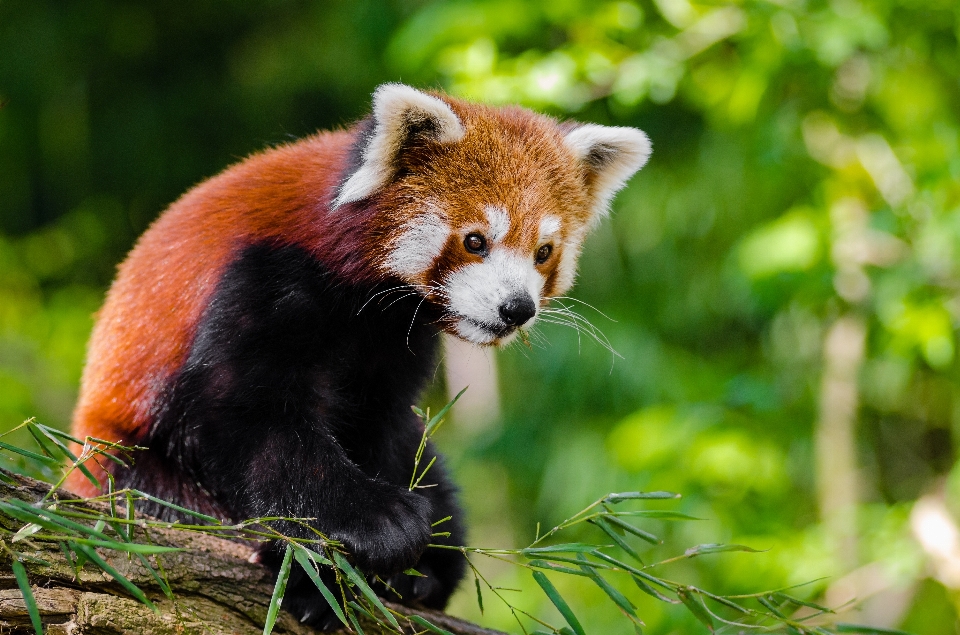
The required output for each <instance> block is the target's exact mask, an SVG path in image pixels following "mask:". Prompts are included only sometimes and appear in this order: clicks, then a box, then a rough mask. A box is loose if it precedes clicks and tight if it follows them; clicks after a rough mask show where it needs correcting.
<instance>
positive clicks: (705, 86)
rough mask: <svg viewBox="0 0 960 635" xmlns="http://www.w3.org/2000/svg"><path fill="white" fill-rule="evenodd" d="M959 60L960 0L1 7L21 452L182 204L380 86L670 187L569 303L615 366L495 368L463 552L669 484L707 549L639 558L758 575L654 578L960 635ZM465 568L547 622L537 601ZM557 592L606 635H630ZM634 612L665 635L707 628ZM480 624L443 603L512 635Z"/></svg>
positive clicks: (497, 616)
mask: <svg viewBox="0 0 960 635" xmlns="http://www.w3.org/2000/svg"><path fill="white" fill-rule="evenodd" d="M958 38H960V4H958V3H957V2H956V0H871V1H869V2H855V1H854V0H835V1H832V2H824V1H815V0H807V1H804V0H770V1H761V0H754V1H751V0H746V1H744V2H737V3H721V2H697V3H690V2H688V0H643V1H641V2H626V1H625V2H587V1H585V0H584V1H578V0H538V1H529V2H521V1H519V0H488V1H480V0H477V1H466V0H457V1H452V2H443V1H439V0H437V1H432V2H431V1H424V0H421V1H409V2H401V1H398V0H337V1H327V2H306V1H296V0H269V1H265V2H243V3H241V2H224V1H212V0H211V1H207V2H175V1H162V0H161V1H155V2H145V1H144V2H133V1H130V2H121V1H116V0H99V1H95V2H94V1H90V2H61V1H57V0H29V1H26V0H24V1H10V0H0V103H2V104H3V107H2V108H0V430H6V429H9V428H11V427H13V426H15V425H17V424H19V423H20V422H22V421H23V420H24V419H25V418H27V417H30V416H36V417H37V418H38V420H40V421H41V422H42V423H47V424H51V425H56V426H60V427H64V428H65V427H67V426H68V424H69V417H70V411H71V408H72V405H73V401H74V399H75V395H76V390H77V383H78V381H79V377H80V372H81V368H82V363H83V355H84V346H85V341H86V338H87V336H88V333H89V331H90V328H91V324H92V316H93V313H94V312H95V311H96V309H97V307H98V306H99V304H100V303H101V301H102V298H103V294H104V291H105V289H106V287H107V285H108V284H109V282H110V280H111V278H112V275H113V272H114V267H115V265H116V264H117V263H118V262H119V261H120V260H121V259H122V258H123V256H124V254H125V253H126V251H127V250H128V249H129V248H130V246H131V245H132V243H133V241H134V240H135V239H136V237H137V236H138V235H139V234H140V233H141V232H142V231H143V230H144V229H145V228H146V227H147V225H148V224H149V223H150V222H151V221H152V220H153V219H154V218H155V217H156V216H157V215H158V214H159V213H160V212H161V211H162V210H163V208H164V207H165V206H166V205H167V204H169V203H170V202H171V201H173V200H174V199H176V198H177V197H178V196H179V195H180V194H181V193H182V192H184V191H185V190H186V189H187V188H189V187H190V186H191V185H193V184H195V183H197V182H199V181H201V180H203V179H204V178H206V177H208V176H211V175H213V174H215V173H217V172H218V171H220V170H221V169H223V168H224V167H225V166H227V165H229V164H230V163H233V162H235V161H237V160H238V159H240V158H242V157H243V156H245V155H246V154H248V153H250V152H253V151H256V150H258V149H260V148H263V147H265V146H268V145H270V144H275V143H281V142H284V141H287V140H290V139H293V138H296V137H299V136H303V135H306V134H309V133H311V132H312V131H314V130H316V129H318V128H329V127H333V126H340V125H346V124H348V123H349V122H350V121H352V120H354V119H356V118H358V117H360V116H362V115H363V114H364V113H365V111H366V109H367V108H368V106H369V95H370V93H371V92H372V90H373V89H374V88H375V86H376V85H377V84H378V83H380V82H384V81H398V80H400V81H404V82H407V83H411V84H414V85H417V86H421V87H441V88H443V89H445V90H447V91H449V92H451V93H452V94H455V95H460V96H464V97H468V98H472V99H477V100H481V101H487V102H491V103H504V102H516V103H522V104H525V105H527V106H530V107H532V108H535V109H538V110H541V111H544V112H547V113H551V114H554V115H556V116H558V117H561V118H565V117H571V118H576V119H579V120H584V121H594V122H598V123H603V124H612V125H628V126H637V127H640V128H643V129H644V130H646V131H647V132H648V134H649V135H650V137H651V138H652V140H653V144H654V154H653V158H652V161H651V163H650V164H649V166H648V167H646V168H644V170H643V171H642V172H641V173H640V174H639V175H638V176H637V177H635V178H634V179H633V181H632V182H631V183H630V185H629V187H628V188H627V189H626V190H624V191H623V192H622V193H621V194H620V195H619V197H618V198H617V200H616V203H615V206H614V214H613V216H612V218H611V219H610V220H608V221H605V222H604V224H603V225H602V226H601V227H600V228H599V229H598V230H597V231H596V232H595V234H594V235H593V236H592V237H591V238H590V239H589V241H588V243H587V247H586V250H585V253H584V255H583V258H582V261H581V267H580V270H581V274H580V278H579V282H578V284H577V286H576V287H575V289H574V291H573V292H572V295H573V296H574V297H576V298H578V299H580V300H583V301H585V302H588V303H589V304H591V305H592V306H594V307H596V308H597V309H599V310H600V311H602V312H603V313H604V314H606V315H607V316H609V317H610V318H611V319H610V320H608V319H607V318H605V317H604V316H603V315H601V314H599V313H598V312H596V311H593V310H592V309H589V308H587V307H585V306H579V307H578V310H579V311H580V312H581V313H582V314H583V315H584V316H585V317H586V318H588V319H589V320H590V321H591V322H593V323H594V324H595V325H596V326H597V327H598V328H599V329H601V330H602V331H603V332H604V333H605V335H606V337H608V338H609V340H610V342H611V343H612V345H613V347H614V348H615V349H616V350H617V351H618V352H619V354H620V355H621V356H622V358H613V357H612V356H611V355H610V354H609V353H608V352H607V351H606V350H605V349H604V348H603V347H601V346H599V345H597V344H596V343H594V342H592V341H590V340H588V339H584V340H583V341H579V340H578V337H577V334H576V333H574V332H572V331H570V330H564V329H562V328H560V327H556V328H554V327H553V326H552V325H544V326H542V327H539V331H540V333H541V334H542V335H543V338H544V339H545V340H547V342H548V343H540V344H537V345H536V346H534V348H532V349H527V348H525V347H523V346H522V345H514V346H513V347H512V348H510V349H507V350H505V351H502V352H499V353H497V354H496V358H497V359H496V362H497V365H498V366H499V376H500V379H499V385H500V389H499V394H496V391H494V393H495V394H494V397H495V398H497V399H499V400H500V402H501V404H502V405H501V410H500V412H501V414H500V415H499V416H498V417H497V420H496V421H489V420H487V421H482V419H483V417H480V418H479V419H476V420H477V421H481V423H479V424H476V422H474V423H472V424H470V425H465V424H463V423H462V422H461V421H457V420H455V421H453V422H452V423H451V424H450V425H449V426H448V427H447V428H446V429H444V430H443V431H442V432H441V433H440V439H439V440H440V443H441V445H442V446H443V448H444V449H445V450H446V452H447V453H448V455H449V456H450V463H451V466H452V467H453V469H454V471H455V472H456V474H457V479H458V481H459V482H460V483H461V484H462V487H463V490H464V497H465V500H466V505H467V511H468V522H469V523H470V525H471V527H472V531H471V534H470V543H471V544H473V545H477V546H490V547H494V546H503V547H507V546H514V545H519V546H522V545H525V544H527V543H529V542H530V541H531V540H532V538H533V534H534V528H535V524H536V522H538V521H539V522H541V523H543V526H544V527H547V526H552V524H554V523H556V522H557V521H558V520H561V519H562V518H564V517H565V516H566V515H568V514H569V513H572V512H575V511H577V510H578V509H580V508H581V507H583V506H584V505H586V504H588V503H589V502H591V501H593V500H594V499H596V498H598V497H599V496H601V495H602V494H604V493H606V492H608V491H612V490H635V489H668V490H672V491H678V492H682V493H683V494H684V498H683V499H682V500H681V501H679V502H677V503H673V504H670V505H668V506H667V507H668V508H670V509H676V510H680V511H685V512H687V513H691V514H693V515H696V516H699V517H701V518H704V519H706V520H703V521H698V522H695V523H686V524H674V525H670V526H668V525H666V524H662V525H658V524H657V523H655V522H651V523H650V528H651V530H654V531H657V532H660V533H661V534H662V535H663V536H665V538H666V546H664V547H658V548H656V549H653V550H652V551H653V553H652V554H651V556H652V557H655V556H657V555H671V554H674V553H677V552H679V551H682V549H683V548H685V547H687V546H691V545H693V544H697V543H702V542H741V543H746V544H750V545H752V546H754V547H757V548H762V549H768V551H766V552H764V553H761V554H721V555H717V556H712V557H706V558H697V559H694V560H690V561H686V562H685V563H684V564H682V565H680V566H677V567H675V568H674V569H672V570H669V571H664V575H666V577H668V578H674V579H679V580H683V581H689V582H691V583H698V584H703V585H706V586H707V587H708V588H711V589H713V590H717V591H723V592H726V593H737V592H750V591H758V590H761V589H763V588H772V587H779V586H784V585H787V584H795V583H799V582H804V581H807V580H812V579H816V578H824V579H822V580H820V581H819V582H816V583H815V584H814V585H812V586H811V587H809V589H808V591H807V593H808V594H809V597H820V598H821V599H823V601H827V602H830V603H832V604H833V605H839V604H843V603H844V602H847V601H849V600H852V599H854V598H857V603H856V605H855V606H854V607H853V608H852V609H850V610H849V611H848V612H847V613H846V614H845V615H844V617H843V619H845V620H846V621H855V620H859V621H863V622H867V623H870V624H874V625H877V626H888V627H899V628H904V629H906V630H910V631H913V632H916V633H924V634H926V633H930V634H936V635H939V634H945V633H955V632H960V630H958V626H957V624H958V623H957V610H958V608H960V592H958V589H960V530H958V524H957V523H958V520H960V467H958V466H957V449H958V446H960V386H958V383H957V378H958V372H960V365H958V360H957V351H956V342H957V339H956V327H957V325H958V323H960V49H958ZM442 384H443V381H442V379H440V380H438V385H437V386H436V387H435V388H434V389H433V390H432V392H431V395H430V396H429V397H428V400H429V401H431V402H432V403H434V404H438V403H441V402H442V401H443V400H444V399H445V393H444V390H445V387H444V386H443V385H442ZM491 403H492V402H491ZM491 407H492V406H491ZM474 414H475V413H474ZM468 415H469V413H466V412H465V411H464V412H461V413H460V416H459V417H458V418H459V419H462V420H467V419H468ZM488 419H489V418H488ZM661 506H663V505H661ZM572 538H582V539H584V540H593V541H602V540H604V537H603V536H602V534H599V532H598V533H597V535H593V534H590V533H589V532H588V531H584V534H583V535H581V536H573V537H572ZM478 564H481V565H482V566H483V567H484V570H485V571H487V572H488V573H489V574H490V575H491V576H493V578H494V579H496V581H497V582H498V583H499V584H502V586H504V587H512V588H519V589H523V590H524V592H523V593H516V592H505V593H509V594H510V597H511V598H513V599H514V601H515V602H516V603H517V604H518V606H521V607H523V608H526V609H528V610H533V611H539V612H542V613H543V614H544V615H547V616H550V615H555V614H552V613H551V611H552V609H550V608H549V607H548V603H547V601H546V600H545V598H544V597H543V596H542V594H540V593H538V592H536V591H535V590H534V589H535V585H534V584H533V582H532V580H531V579H530V578H529V575H528V574H526V573H523V572H520V571H519V570H515V569H512V568H510V567H508V566H505V565H498V564H497V563H496V562H492V563H478ZM556 582H557V584H558V586H559V587H560V589H561V590H562V591H564V592H565V594H567V595H569V597H571V598H576V599H575V600H573V604H574V608H575V610H576V611H577V613H578V614H579V616H580V618H581V620H582V621H583V622H584V624H585V626H586V627H587V630H588V632H593V633H605V634H606V633H627V632H632V629H631V628H630V626H629V624H628V622H627V621H626V620H625V619H623V618H622V616H620V615H619V614H618V612H617V611H616V610H615V609H614V607H613V605H612V604H610V603H609V602H607V601H605V600H604V599H603V597H602V592H601V591H600V590H599V589H596V588H595V587H592V586H591V585H590V583H589V582H585V583H582V584H581V583H580V581H579V580H578V579H574V580H564V579H557V580H556ZM465 586H466V585H465ZM471 586H472V585H471ZM624 590H625V592H627V593H628V594H629V595H630V597H631V598H632V599H634V600H635V601H636V602H637V603H638V605H639V607H640V614H641V616H642V617H643V619H644V620H645V621H646V622H647V624H648V627H649V628H648V632H650V633H690V632H699V630H698V629H702V627H700V626H699V625H698V624H697V623H696V622H695V621H694V620H693V618H692V617H690V616H689V615H688V614H687V613H686V611H685V610H683V608H682V607H681V608H676V607H671V606H669V605H665V604H662V603H658V602H655V601H654V600H652V599H651V598H648V597H646V596H642V595H641V594H639V593H637V592H636V591H637V590H636V589H633V590H630V589H629V588H628V587H624ZM486 608H487V611H486V615H484V616H481V615H480V614H479V611H478V609H477V607H476V602H475V600H474V598H473V596H472V589H469V588H468V589H467V592H465V593H461V594H460V595H458V596H457V598H456V599H455V601H454V603H453V606H452V610H453V611H454V612H456V613H459V614H461V615H464V616H465V617H468V618H470V619H473V620H478V621H480V622H482V623H483V624H485V625H488V626H491V627H498V628H505V629H510V630H512V631H517V630H518V629H517V628H516V625H515V624H513V623H512V622H511V620H510V617H509V614H508V612H507V611H506V610H504V609H502V608H498V607H497V606H496V605H495V602H494V601H493V599H492V598H488V601H487V607H486Z"/></svg>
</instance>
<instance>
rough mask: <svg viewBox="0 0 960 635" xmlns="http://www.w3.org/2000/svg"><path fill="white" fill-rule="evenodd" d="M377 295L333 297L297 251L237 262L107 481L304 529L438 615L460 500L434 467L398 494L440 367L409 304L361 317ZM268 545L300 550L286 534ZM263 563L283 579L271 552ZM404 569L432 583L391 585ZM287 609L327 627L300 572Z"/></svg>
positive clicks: (420, 313)
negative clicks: (139, 447)
mask: <svg viewBox="0 0 960 635" xmlns="http://www.w3.org/2000/svg"><path fill="white" fill-rule="evenodd" d="M388 286H389V285H383V286H382V287H379V288H373V287H369V286H366V287H359V286H352V285H349V284H345V283H343V282H342V281H338V280H336V279H334V277H333V276H331V275H330V274H329V272H327V271H326V270H325V269H324V268H323V266H322V265H321V264H319V263H318V262H316V261H315V260H314V259H313V258H311V257H310V256H309V255H308V254H307V253H306V252H304V251H303V250H300V249H298V248H294V247H274V246H269V245H255V246H252V247H249V248H247V249H246V250H245V251H244V252H243V253H242V255H241V256H240V257H239V258H238V259H237V261H236V262H235V263H234V264H233V265H232V266H231V267H230V269H229V271H228V272H227V273H226V275H225V276H224V278H223V279H222V281H221V283H220V285H219V288H218V290H217V292H216V295H215V297H214V299H213V301H212V302H211V304H210V306H209V308H208V310H207V312H206V314H205V315H204V317H203V320H202V323H201V324H200V326H199V328H198V331H197V334H196V339H195V341H194V343H193V346H192V348H191V352H190V355H189V357H188V360H187V362H186V363H185V365H184V367H183V368H182V370H181V372H180V373H179V375H178V376H177V377H176V378H175V379H173V380H172V381H171V382H170V384H169V386H168V387H167V389H166V390H165V392H164V395H163V398H162V400H161V403H160V404H159V407H158V408H157V416H156V420H155V425H154V428H153V430H152V434H151V436H150V438H149V440H148V443H147V445H148V446H149V448H150V449H149V450H148V451H146V452H144V453H142V456H140V457H139V458H138V460H137V463H136V465H135V466H134V467H133V469H132V470H130V471H129V472H127V473H126V474H123V475H118V478H119V479H120V480H121V481H123V482H124V484H126V485H130V486H135V487H138V488H140V489H143V490H146V491H149V492H153V493H157V494H159V495H161V496H165V497H167V498H170V499H173V500H174V501H175V502H179V503H182V504H185V505H188V506H191V507H193V508H195V509H198V511H205V512H208V513H214V515H221V516H224V517H229V518H232V519H234V520H240V519H245V518H251V517H257V516H288V517H301V518H303V517H307V518H316V521H315V525H316V528H317V529H319V530H320V531H321V532H323V533H325V534H326V535H328V536H329V537H331V538H334V539H337V540H341V541H343V542H344V544H345V545H346V546H347V547H348V549H349V550H350V553H351V554H352V555H353V557H354V558H355V561H356V563H357V564H358V565H359V566H360V568H361V569H362V570H363V571H364V572H366V573H368V574H376V575H379V576H381V577H383V579H386V580H388V582H389V584H390V585H391V586H393V587H394V588H396V590H397V591H398V592H400V594H401V595H402V596H403V597H402V601H403V602H405V603H410V604H416V605H422V606H427V607H432V608H442V607H443V606H444V605H445V604H446V602H447V600H448V599H449V597H450V595H451V594H452V592H453V590H454V589H455V587H456V585H457V583H458V582H459V580H460V578H461V577H462V576H463V573H464V568H465V564H464V563H463V561H462V556H461V555H460V554H459V553H458V552H455V551H449V550H442V549H426V550H425V548H426V545H427V544H428V543H430V542H431V541H433V542H437V543H446V544H456V545H459V544H462V540H463V529H462V525H461V516H462V514H461V511H460V509H459V507H458V506H457V503H456V492H455V489H454V487H453V485H452V484H451V482H450V481H449V479H448V478H447V476H446V473H445V471H444V469H443V467H442V465H441V464H440V463H441V462H440V461H438V462H437V463H436V464H434V466H433V467H432V468H431V471H430V472H429V473H428V476H427V478H426V479H425V480H426V481H428V482H430V483H435V484H436V485H437V486H436V487H431V488H427V489H421V490H418V491H417V492H409V491H407V487H408V485H409V481H410V475H411V473H412V470H413V458H414V455H415V452H416V449H417V445H418V444H419V441H420V437H421V434H422V426H421V424H420V422H419V421H418V420H417V418H416V417H415V416H414V415H413V413H412V412H411V411H410V406H411V405H412V404H414V403H416V401H417V399H418V397H419V395H420V392H421V390H422V388H423V386H424V385H425V383H426V381H427V380H428V379H429V377H430V376H431V375H432V373H433V372H434V370H435V367H436V347H437V339H438V338H437V328H436V326H435V325H434V324H433V323H434V322H435V321H436V320H437V318H438V317H439V316H438V315H437V314H436V313H435V309H434V308H433V307H432V306H429V303H427V302H423V301H422V298H420V297H418V296H412V297H407V298H402V299H399V300H398V301H396V302H395V303H394V304H392V305H391V302H394V300H397V298H398V297H399V294H397V295H391V294H383V296H380V301H379V302H378V301H377V299H374V300H373V301H371V302H370V303H369V304H368V305H366V306H365V303H367V301H368V300H369V299H370V298H371V297H372V296H373V294H375V293H377V292H378V291H380V290H382V289H386V288H388ZM361 308H362V310H361ZM433 452H434V451H433V448H432V447H431V448H429V450H428V454H430V455H431V456H432V454H433ZM429 458H430V457H429V456H428V457H427V459H426V460H429ZM149 511H153V512H157V511H162V510H149ZM446 516H453V520H451V521H446V522H445V523H443V524H442V525H440V526H438V527H437V528H436V529H434V528H432V527H431V523H433V522H435V521H437V520H439V519H441V518H444V517H446ZM278 529H279V530H280V531H283V532H284V533H286V534H288V535H293V536H305V535H306V534H307V530H306V529H304V528H303V527H300V526H298V525H296V524H293V523H280V524H278ZM434 531H438V532H439V531H450V532H451V536H450V537H449V538H442V537H433V538H431V535H430V534H431V533H432V532H434ZM263 555H264V559H265V560H266V561H267V562H268V563H272V564H273V565H274V566H275V567H276V566H277V565H278V564H279V563H278V561H277V560H276V554H275V553H273V552H272V551H271V549H270V548H268V549H267V550H266V551H265V553H264V554H263ZM409 567H415V568H417V569H418V570H420V571H421V572H422V573H424V574H427V575H428V577H427V578H411V576H407V575H405V574H403V573H401V572H402V571H403V570H405V569H407V568H409ZM287 594H288V595H287V599H285V601H284V607H285V608H288V609H290V610H291V611H293V612H294V613H295V614H296V615H298V616H299V617H301V618H303V619H305V620H306V621H309V622H311V623H313V624H317V625H321V626H333V625H334V624H332V622H330V617H331V615H332V612H331V611H329V610H328V609H327V608H326V605H325V603H324V601H323V599H322V598H321V596H320V595H319V593H317V592H316V591H315V589H313V588H312V583H311V582H310V581H309V579H307V578H306V576H305V575H304V574H303V572H302V571H299V572H298V573H297V574H296V575H295V576H294V577H293V578H292V579H291V583H290V585H289V586H288V590H287ZM394 599H396V598H394Z"/></svg>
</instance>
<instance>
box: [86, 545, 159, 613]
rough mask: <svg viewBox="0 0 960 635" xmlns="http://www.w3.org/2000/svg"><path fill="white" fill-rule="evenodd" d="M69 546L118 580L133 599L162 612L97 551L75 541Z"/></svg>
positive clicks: (156, 611) (154, 610) (155, 611)
mask: <svg viewBox="0 0 960 635" xmlns="http://www.w3.org/2000/svg"><path fill="white" fill-rule="evenodd" d="M69 544H70V548H71V549H73V550H74V551H76V552H80V553H83V554H84V555H85V556H86V557H87V558H89V559H90V561H91V562H93V563H94V564H96V565H97V566H98V567H100V568H101V569H103V570H104V571H105V572H106V573H107V574H109V575H110V577H111V578H113V579H114V580H116V581H117V582H118V583H119V584H120V585H121V586H122V587H123V588H125V589H126V590H127V591H129V592H130V594H131V595H133V597H135V598H137V599H138V600H140V601H141V602H143V603H144V604H145V605H147V606H148V607H150V610H152V611H153V612H154V613H158V614H159V613H160V610H159V609H157V607H156V606H155V605H154V603H153V602H151V601H150V599H149V598H147V596H146V595H144V593H143V591H141V590H140V588H139V587H137V585H135V584H134V583H133V582H131V581H130V580H128V579H127V578H126V577H124V575H123V574H122V573H120V572H119V571H117V570H116V569H114V568H113V567H111V566H110V565H109V564H107V562H106V561H105V560H104V559H103V558H101V557H100V556H99V554H97V552H96V551H94V550H93V549H91V548H90V547H88V546H86V545H83V544H77V543H76V542H74V541H73V540H71V541H70V542H69Z"/></svg>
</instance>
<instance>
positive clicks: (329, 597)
mask: <svg viewBox="0 0 960 635" xmlns="http://www.w3.org/2000/svg"><path fill="white" fill-rule="evenodd" d="M309 554H310V552H309V550H308V549H306V548H304V547H301V546H300V545H297V547H296V549H295V552H294V557H295V558H296V559H297V562H299V563H300V566H301V567H303V570H304V571H306V572H307V576H309V578H310V580H312V581H313V584H314V585H315V586H316V587H317V590H319V591H320V595H322V596H323V599H324V600H326V601H327V604H329V605H330V608H331V609H333V612H334V613H336V615H337V618H338V619H339V620H340V621H341V622H343V625H344V626H349V624H348V623H347V618H346V616H344V614H343V609H341V608H340V603H339V602H337V599H336V598H335V597H334V596H333V593H331V592H330V589H328V588H327V585H326V584H324V583H323V580H321V579H320V574H319V573H318V572H317V569H316V565H315V560H313V559H311V557H310V555H309ZM327 562H330V561H329V560H327ZM331 564H332V563H331Z"/></svg>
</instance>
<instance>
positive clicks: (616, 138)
mask: <svg viewBox="0 0 960 635" xmlns="http://www.w3.org/2000/svg"><path fill="white" fill-rule="evenodd" d="M564 143H565V144H566V146H567V148H569V149H570V151H572V152H573V154H574V156H576V157H577V159H578V160H579V161H581V162H582V163H583V164H584V167H585V168H586V169H587V170H588V171H589V172H590V174H591V175H592V176H593V182H592V184H591V190H592V191H591V194H592V195H593V199H594V210H595V216H594V217H595V218H597V217H600V216H603V215H605V214H606V213H607V211H608V207H609V205H610V201H611V199H613V195H614V194H616V193H617V191H619V190H620V188H622V187H623V186H624V185H625V184H626V182H627V180H628V179H629V178H630V177H631V176H633V174H634V173H635V172H636V171H637V170H639V169H640V168H642V167H643V166H644V164H646V162H647V159H649V158H650V153H651V152H652V151H653V148H652V146H651V144H650V138H649V137H647V135H646V133H644V132H643V131H642V130H638V129H637V128H621V127H613V126H598V125H596V124H583V125H580V126H577V127H576V128H574V129H573V130H571V131H570V132H568V133H567V135H566V136H565V137H564Z"/></svg>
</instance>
